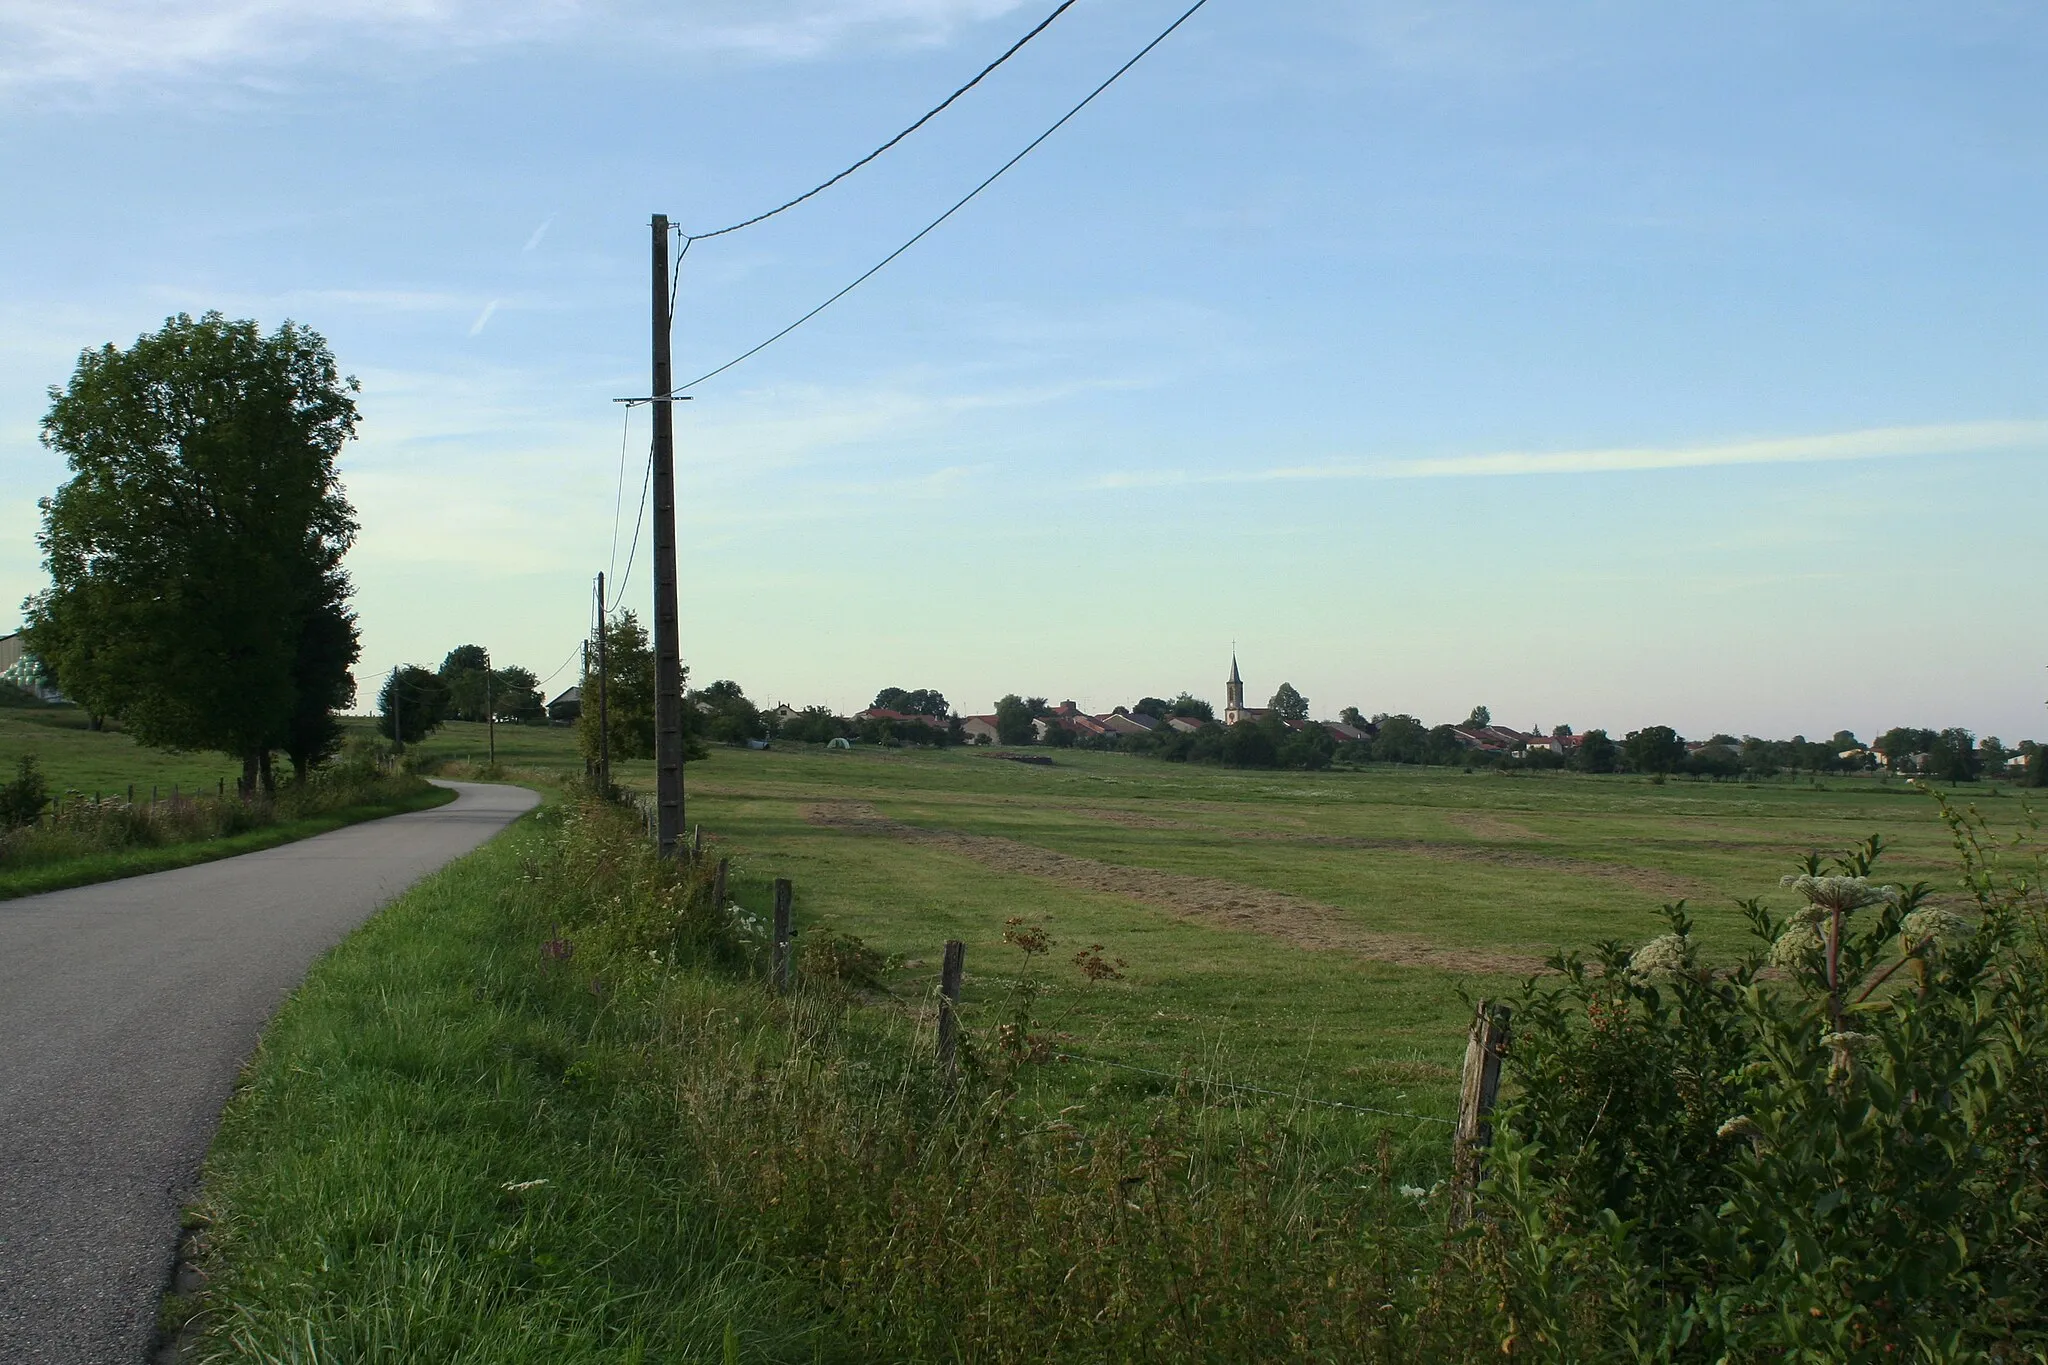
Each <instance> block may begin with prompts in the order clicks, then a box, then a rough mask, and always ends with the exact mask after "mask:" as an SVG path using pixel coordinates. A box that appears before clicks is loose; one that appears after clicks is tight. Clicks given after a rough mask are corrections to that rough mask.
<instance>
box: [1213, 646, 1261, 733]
mask: <svg viewBox="0 0 2048 1365" xmlns="http://www.w3.org/2000/svg"><path fill="white" fill-rule="evenodd" d="M1268 709H1269V708H1267V707H1263V706H1246V705H1245V704H1244V679H1243V678H1240V677H1238V676H1237V654H1236V652H1235V651H1233V652H1232V653H1231V656H1230V681H1229V682H1227V683H1225V684H1223V723H1224V724H1225V725H1235V724H1237V723H1238V722H1239V721H1241V720H1257V719H1258V718H1259V717H1261V716H1263V715H1265V714H1266V712H1267V710H1268Z"/></svg>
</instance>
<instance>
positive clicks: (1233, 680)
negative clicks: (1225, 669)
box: [1223, 650, 1244, 714]
mask: <svg viewBox="0 0 2048 1365" xmlns="http://www.w3.org/2000/svg"><path fill="white" fill-rule="evenodd" d="M1223 709H1224V711H1225V713H1226V714H1227V713H1229V712H1233V711H1242V710H1244V679H1243V678H1240V677H1238V676H1237V651H1236V650H1232V651H1231V652H1230V681H1229V682H1227V683H1225V684H1223Z"/></svg>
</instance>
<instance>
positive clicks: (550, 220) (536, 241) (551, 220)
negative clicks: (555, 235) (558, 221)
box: [519, 213, 555, 251]
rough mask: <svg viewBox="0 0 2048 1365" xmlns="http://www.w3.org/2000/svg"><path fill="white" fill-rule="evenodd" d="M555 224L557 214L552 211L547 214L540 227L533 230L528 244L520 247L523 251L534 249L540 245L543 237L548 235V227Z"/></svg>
mask: <svg viewBox="0 0 2048 1365" xmlns="http://www.w3.org/2000/svg"><path fill="white" fill-rule="evenodd" d="M554 225H555V215H554V214H552V213H551V214H549V215H548V216H547V219H546V221H544V222H543V223H542V224H541V225H540V226H539V227H537V228H535V229H534V230H533V236H531V237H528V238H527V239H526V245H525V246H523V247H521V248H519V249H520V250H521V251H532V250H533V249H534V248H535V247H537V246H539V245H540V243H541V238H543V237H545V236H547V235H548V229H549V228H551V227H553V226H554Z"/></svg>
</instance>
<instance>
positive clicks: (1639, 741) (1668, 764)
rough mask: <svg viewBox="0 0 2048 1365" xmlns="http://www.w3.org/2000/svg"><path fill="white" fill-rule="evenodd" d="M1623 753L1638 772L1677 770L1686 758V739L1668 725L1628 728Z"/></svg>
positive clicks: (1668, 771)
mask: <svg viewBox="0 0 2048 1365" xmlns="http://www.w3.org/2000/svg"><path fill="white" fill-rule="evenodd" d="M1621 754H1622V757H1623V758H1626V759H1627V760H1628V766H1629V767H1631V768H1634V769H1635V770H1636V771H1637V772H1639V773H1675V772H1677V771H1678V769H1679V765H1681V764H1683V763H1684V762H1685V741H1684V740H1682V739H1680V738H1679V737H1678V732H1677V731H1676V730H1673V729H1672V728H1671V727H1670V726H1668V725H1646V726H1644V727H1643V728H1642V729H1640V730H1631V731H1629V732H1628V735H1627V737H1626V738H1624V739H1623V740H1622V741H1621Z"/></svg>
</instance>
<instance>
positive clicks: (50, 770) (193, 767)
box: [0, 706, 242, 800]
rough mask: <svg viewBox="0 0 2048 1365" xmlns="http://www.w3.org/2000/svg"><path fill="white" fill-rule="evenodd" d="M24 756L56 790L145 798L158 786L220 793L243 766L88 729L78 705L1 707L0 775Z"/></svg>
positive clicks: (10, 770)
mask: <svg viewBox="0 0 2048 1365" xmlns="http://www.w3.org/2000/svg"><path fill="white" fill-rule="evenodd" d="M23 754H33V755H35V757H36V760H37V762H38V763H39V764H40V765H41V767H42V770H43V777H44V778H45V780H47V781H48V782H49V784H50V790H51V791H52V792H81V793H83V794H84V795H86V796H92V795H94V794H95V793H104V794H106V795H108V796H112V795H114V794H115V793H117V792H118V793H122V794H124V795H125V794H126V792H127V790H128V788H129V787H131V786H132V787H134V788H135V795H136V797H137V799H139V800H140V799H146V798H147V797H148V795H149V789H150V788H151V787H152V786H154V787H156V788H158V789H159V790H160V792H161V793H162V795H164V796H169V795H170V794H171V788H172V787H173V786H176V787H177V788H178V789H179V790H180V791H183V792H187V793H190V792H211V791H218V790H219V789H220V787H221V786H222V784H226V785H227V786H229V787H232V786H234V784H235V783H236V782H237V781H238V780H239V779H240V778H241V775H242V765H241V764H240V763H237V762H235V761H234V760H233V759H231V758H229V757H227V756H226V755H225V754H214V753H182V754H181V753H172V752H171V751H169V750H167V749H151V748H148V747H146V746H144V745H141V744H137V743H136V742H135V741H134V740H133V739H130V738H129V737H128V736H127V735H124V734H119V733H116V732H114V731H108V730H100V731H95V730H91V729H88V728H87V726H86V719H85V712H83V711H81V710H79V709H78V708H77V707H75V706H48V707H27V708H20V709H16V708H12V707H10V708H6V709H0V779H5V778H11V777H13V776H14V770H15V765H16V764H18V763H19V762H20V761H21V757H22V755H23Z"/></svg>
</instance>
